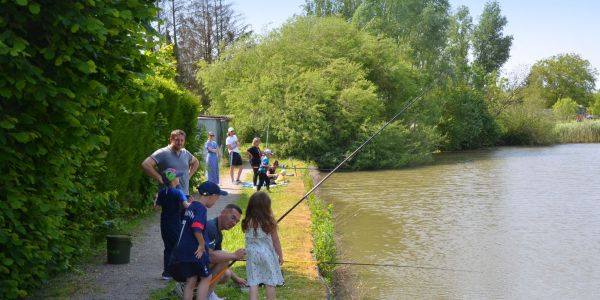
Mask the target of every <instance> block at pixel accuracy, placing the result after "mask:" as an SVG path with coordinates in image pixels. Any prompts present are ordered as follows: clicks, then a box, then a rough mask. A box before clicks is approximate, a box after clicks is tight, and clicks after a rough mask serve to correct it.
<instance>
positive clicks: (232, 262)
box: [210, 80, 436, 284]
mask: <svg viewBox="0 0 600 300" xmlns="http://www.w3.org/2000/svg"><path fill="white" fill-rule="evenodd" d="M435 82H436V80H434V81H432V82H431V83H430V84H429V86H428V87H427V88H426V89H424V90H422V91H421V93H419V94H418V95H417V96H415V97H414V98H412V99H411V100H409V101H408V102H406V104H405V105H404V106H403V107H402V109H401V110H400V111H399V112H398V113H396V114H395V115H394V116H393V117H392V118H391V119H390V120H389V121H388V122H387V123H385V124H384V125H383V126H382V127H381V128H380V129H379V130H377V132H375V133H374V134H373V135H371V136H370V137H369V138H368V139H367V140H366V141H364V142H363V143H362V144H361V145H360V146H358V148H356V150H354V151H353V152H352V153H350V155H348V157H346V158H345V159H344V160H343V161H342V162H340V163H339V164H338V165H337V166H336V167H335V168H333V170H332V171H331V172H329V174H327V175H326V176H325V177H323V179H321V181H319V183H317V184H316V185H315V186H313V187H312V188H311V189H310V190H309V191H308V192H307V193H306V194H304V196H302V198H301V199H300V200H298V202H296V204H294V205H293V206H292V207H291V208H290V209H288V210H287V211H286V212H285V213H284V214H283V215H282V216H281V217H280V218H279V219H277V224H279V222H281V220H283V219H284V218H285V217H286V216H287V215H288V214H289V213H290V212H292V210H294V209H295V208H296V207H297V206H298V205H300V203H302V201H304V200H306V198H308V196H309V195H310V194H311V193H312V192H313V191H314V190H316V189H317V188H318V187H319V186H320V185H321V184H323V182H325V180H327V179H328V178H329V177H330V176H331V175H333V173H335V171H337V170H338V169H339V168H340V167H341V166H342V165H343V164H345V163H346V162H347V161H348V160H350V159H351V158H352V157H354V155H356V154H357V153H358V152H359V151H360V150H361V149H362V148H364V147H365V145H367V144H368V143H369V142H371V140H372V139H373V138H374V137H375V136H377V135H378V134H379V133H381V132H382V131H383V130H384V129H385V128H386V127H388V126H389V125H390V124H392V122H394V121H395V120H396V119H397V118H398V117H399V116H400V115H401V114H402V113H404V112H405V111H406V110H407V109H408V108H410V107H411V106H412V105H413V104H415V103H416V102H417V101H418V100H420V99H421V98H423V96H425V94H426V93H427V92H429V90H431V88H432V87H433V84H434V83H435ZM236 261H237V260H233V261H231V263H229V265H228V266H227V268H224V269H223V270H222V271H221V272H219V274H217V275H216V276H214V277H213V278H212V280H211V281H210V284H213V283H214V282H215V281H217V280H218V279H219V278H220V277H221V276H222V275H223V274H224V273H225V271H226V270H227V269H228V268H231V266H233V264H235V262H236Z"/></svg>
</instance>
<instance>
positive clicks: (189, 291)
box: [183, 276, 206, 300]
mask: <svg viewBox="0 0 600 300" xmlns="http://www.w3.org/2000/svg"><path fill="white" fill-rule="evenodd" d="M197 284H198V276H193V277H190V278H188V279H187V280H186V281H185V289H184V290H183V299H184V300H192V299H193V298H194V289H195V288H196V285H197ZM205 298H206V297H205Z"/></svg>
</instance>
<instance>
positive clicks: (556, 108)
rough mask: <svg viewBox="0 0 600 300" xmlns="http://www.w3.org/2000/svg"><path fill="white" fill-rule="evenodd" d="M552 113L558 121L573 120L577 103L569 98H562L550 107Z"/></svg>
mask: <svg viewBox="0 0 600 300" xmlns="http://www.w3.org/2000/svg"><path fill="white" fill-rule="evenodd" d="M552 112H553V113H554V116H555V117H556V118H557V119H559V120H563V121H566V120H569V119H573V117H574V116H575V113H576V112H577V102H575V101H574V100H573V99H571V98H562V99H559V100H558V101H556V103H554V105H552Z"/></svg>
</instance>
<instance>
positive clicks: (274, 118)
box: [199, 17, 431, 165]
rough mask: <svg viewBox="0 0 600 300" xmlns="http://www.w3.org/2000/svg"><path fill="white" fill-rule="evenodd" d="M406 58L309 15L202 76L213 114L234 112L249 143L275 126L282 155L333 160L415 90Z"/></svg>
mask: <svg viewBox="0 0 600 300" xmlns="http://www.w3.org/2000/svg"><path fill="white" fill-rule="evenodd" d="M403 61H404V59H403V52H402V51H400V49H399V48H397V47H396V46H394V44H393V42H391V41H390V40H388V39H381V38H380V39H378V38H375V37H373V36H371V35H369V34H367V33H365V32H361V31H358V30H357V29H356V28H354V27H352V26H351V25H350V24H347V23H346V22H344V21H343V20H341V19H339V18H313V17H305V18H298V19H296V20H294V21H292V22H291V23H288V24H286V25H285V26H284V27H283V28H281V30H279V31H277V32H273V33H272V34H271V35H269V36H268V37H266V38H265V39H264V40H262V41H260V43H258V44H256V41H252V40H249V41H246V43H241V44H238V45H236V47H235V48H234V49H231V51H230V52H228V53H226V55H225V56H224V59H222V60H219V61H218V62H216V63H214V64H212V65H204V66H203V68H202V69H201V72H200V73H199V77H200V79H201V80H202V82H203V84H204V85H205V86H206V89H207V91H208V93H209V94H210V96H211V98H212V101H213V103H212V106H211V112H212V113H214V114H231V115H233V117H234V123H235V127H236V129H238V136H239V137H241V138H242V139H243V140H249V139H251V138H252V137H253V136H252V135H250V134H253V133H256V132H261V131H263V129H264V128H266V127H267V125H269V127H270V132H271V136H274V137H275V138H276V139H278V140H280V141H285V143H282V148H281V149H279V150H280V154H281V155H283V156H287V155H291V156H295V157H299V158H310V159H313V158H316V157H320V158H323V159H319V163H321V164H327V165H330V164H331V163H332V162H333V161H335V157H339V156H340V153H343V151H345V150H347V149H349V148H350V147H351V145H352V143H353V142H354V141H356V140H360V139H361V138H362V137H363V136H362V133H361V130H362V129H360V128H372V127H370V126H369V124H371V123H373V122H375V123H379V122H380V121H381V120H384V119H385V120H386V119H388V118H389V117H391V115H393V114H394V113H395V112H397V111H398V110H399V108H400V107H402V106H403V105H404V104H405V102H406V101H407V100H408V99H409V97H410V96H411V95H413V94H414V91H415V89H416V87H417V86H418V83H417V79H416V76H415V75H414V73H413V72H412V71H411V70H410V67H409V66H408V65H407V64H406V63H404V62H403ZM358 129H360V130H358ZM397 142H398V143H399V142H400V141H392V143H393V144H395V143H397ZM428 151H429V152H430V151H431V149H429V150H428Z"/></svg>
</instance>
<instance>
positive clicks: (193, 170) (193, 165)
mask: <svg viewBox="0 0 600 300" xmlns="http://www.w3.org/2000/svg"><path fill="white" fill-rule="evenodd" d="M199 165H200V162H199V161H198V159H197V158H196V157H195V156H194V155H192V160H191V161H190V174H189V178H192V176H194V174H196V171H198V166H199Z"/></svg>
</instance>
